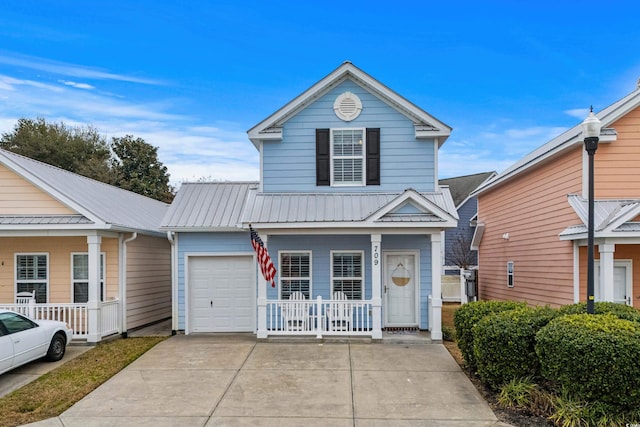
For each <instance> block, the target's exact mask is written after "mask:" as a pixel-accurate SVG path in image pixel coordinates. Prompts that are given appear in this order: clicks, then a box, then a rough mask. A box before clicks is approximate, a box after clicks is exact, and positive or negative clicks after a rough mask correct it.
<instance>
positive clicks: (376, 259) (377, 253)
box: [373, 245, 380, 265]
mask: <svg viewBox="0 0 640 427" xmlns="http://www.w3.org/2000/svg"><path fill="white" fill-rule="evenodd" d="M379 262H380V249H379V246H377V245H374V246H373V265H378V263H379Z"/></svg>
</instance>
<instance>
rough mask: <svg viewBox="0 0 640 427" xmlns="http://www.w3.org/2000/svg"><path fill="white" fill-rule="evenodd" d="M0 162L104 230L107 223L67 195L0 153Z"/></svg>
mask: <svg viewBox="0 0 640 427" xmlns="http://www.w3.org/2000/svg"><path fill="white" fill-rule="evenodd" d="M0 162H1V163H2V164H4V165H5V166H6V167H7V168H8V169H10V170H11V171H12V172H14V173H16V174H18V175H20V176H21V177H22V178H24V179H26V180H27V181H28V182H30V183H31V184H33V185H34V186H36V187H37V188H39V189H40V190H42V191H44V192H45V193H47V194H49V195H50V196H51V197H53V198H54V199H56V200H57V201H59V202H60V203H62V204H63V205H65V206H67V207H68V208H69V209H71V210H74V211H76V212H77V213H78V214H80V215H83V216H84V217H86V218H87V219H89V220H91V221H93V222H94V223H95V228H106V227H107V223H106V222H105V221H103V220H102V218H99V217H98V216H96V215H95V214H94V213H93V212H91V211H90V210H88V209H87V208H85V207H84V206H81V205H79V204H78V203H76V202H75V201H74V200H72V199H70V198H69V197H68V196H67V195H65V194H63V193H61V192H60V191H58V190H57V189H56V188H55V187H53V186H51V185H50V184H48V183H47V182H45V181H43V180H42V179H40V178H39V177H37V176H36V175H34V174H32V173H31V172H30V171H28V170H26V169H25V168H23V167H22V166H20V165H18V164H16V163H15V162H13V161H12V160H11V159H9V158H7V157H6V156H3V155H2V154H1V153H0Z"/></svg>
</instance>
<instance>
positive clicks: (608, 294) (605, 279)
mask: <svg viewBox="0 0 640 427" xmlns="http://www.w3.org/2000/svg"><path fill="white" fill-rule="evenodd" d="M598 250H599V251H600V298H601V300H602V301H613V253H614V252H615V250H616V245H614V244H611V243H603V244H600V245H598Z"/></svg>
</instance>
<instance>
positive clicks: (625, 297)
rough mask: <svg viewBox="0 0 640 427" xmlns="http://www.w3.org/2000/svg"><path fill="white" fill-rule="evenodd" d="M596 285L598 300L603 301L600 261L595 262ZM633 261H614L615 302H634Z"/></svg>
mask: <svg viewBox="0 0 640 427" xmlns="http://www.w3.org/2000/svg"><path fill="white" fill-rule="evenodd" d="M594 270H595V272H594V273H595V274H594V276H595V277H594V285H595V286H594V287H595V289H594V290H595V298H596V301H602V294H603V289H602V287H601V286H600V261H598V260H596V262H595V269H594ZM631 271H632V269H631V261H614V262H613V302H615V303H618V304H627V305H631V304H632V292H633V281H632V275H631Z"/></svg>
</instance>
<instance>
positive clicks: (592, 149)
mask: <svg viewBox="0 0 640 427" xmlns="http://www.w3.org/2000/svg"><path fill="white" fill-rule="evenodd" d="M601 127H602V123H601V122H600V120H599V119H598V118H597V117H596V115H595V114H593V107H591V112H590V113H589V116H587V118H586V119H585V120H584V122H582V136H583V138H584V149H585V150H586V152H587V155H588V156H589V200H588V202H589V224H588V227H587V229H588V231H587V233H588V234H587V247H588V248H587V313H589V314H593V313H594V302H595V296H594V293H595V286H594V260H593V258H594V255H593V233H594V230H593V228H594V225H593V224H594V218H593V211H594V208H593V207H594V202H593V193H594V191H593V160H594V159H593V158H594V156H595V154H596V150H597V149H598V141H599V140H600V128H601Z"/></svg>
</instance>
